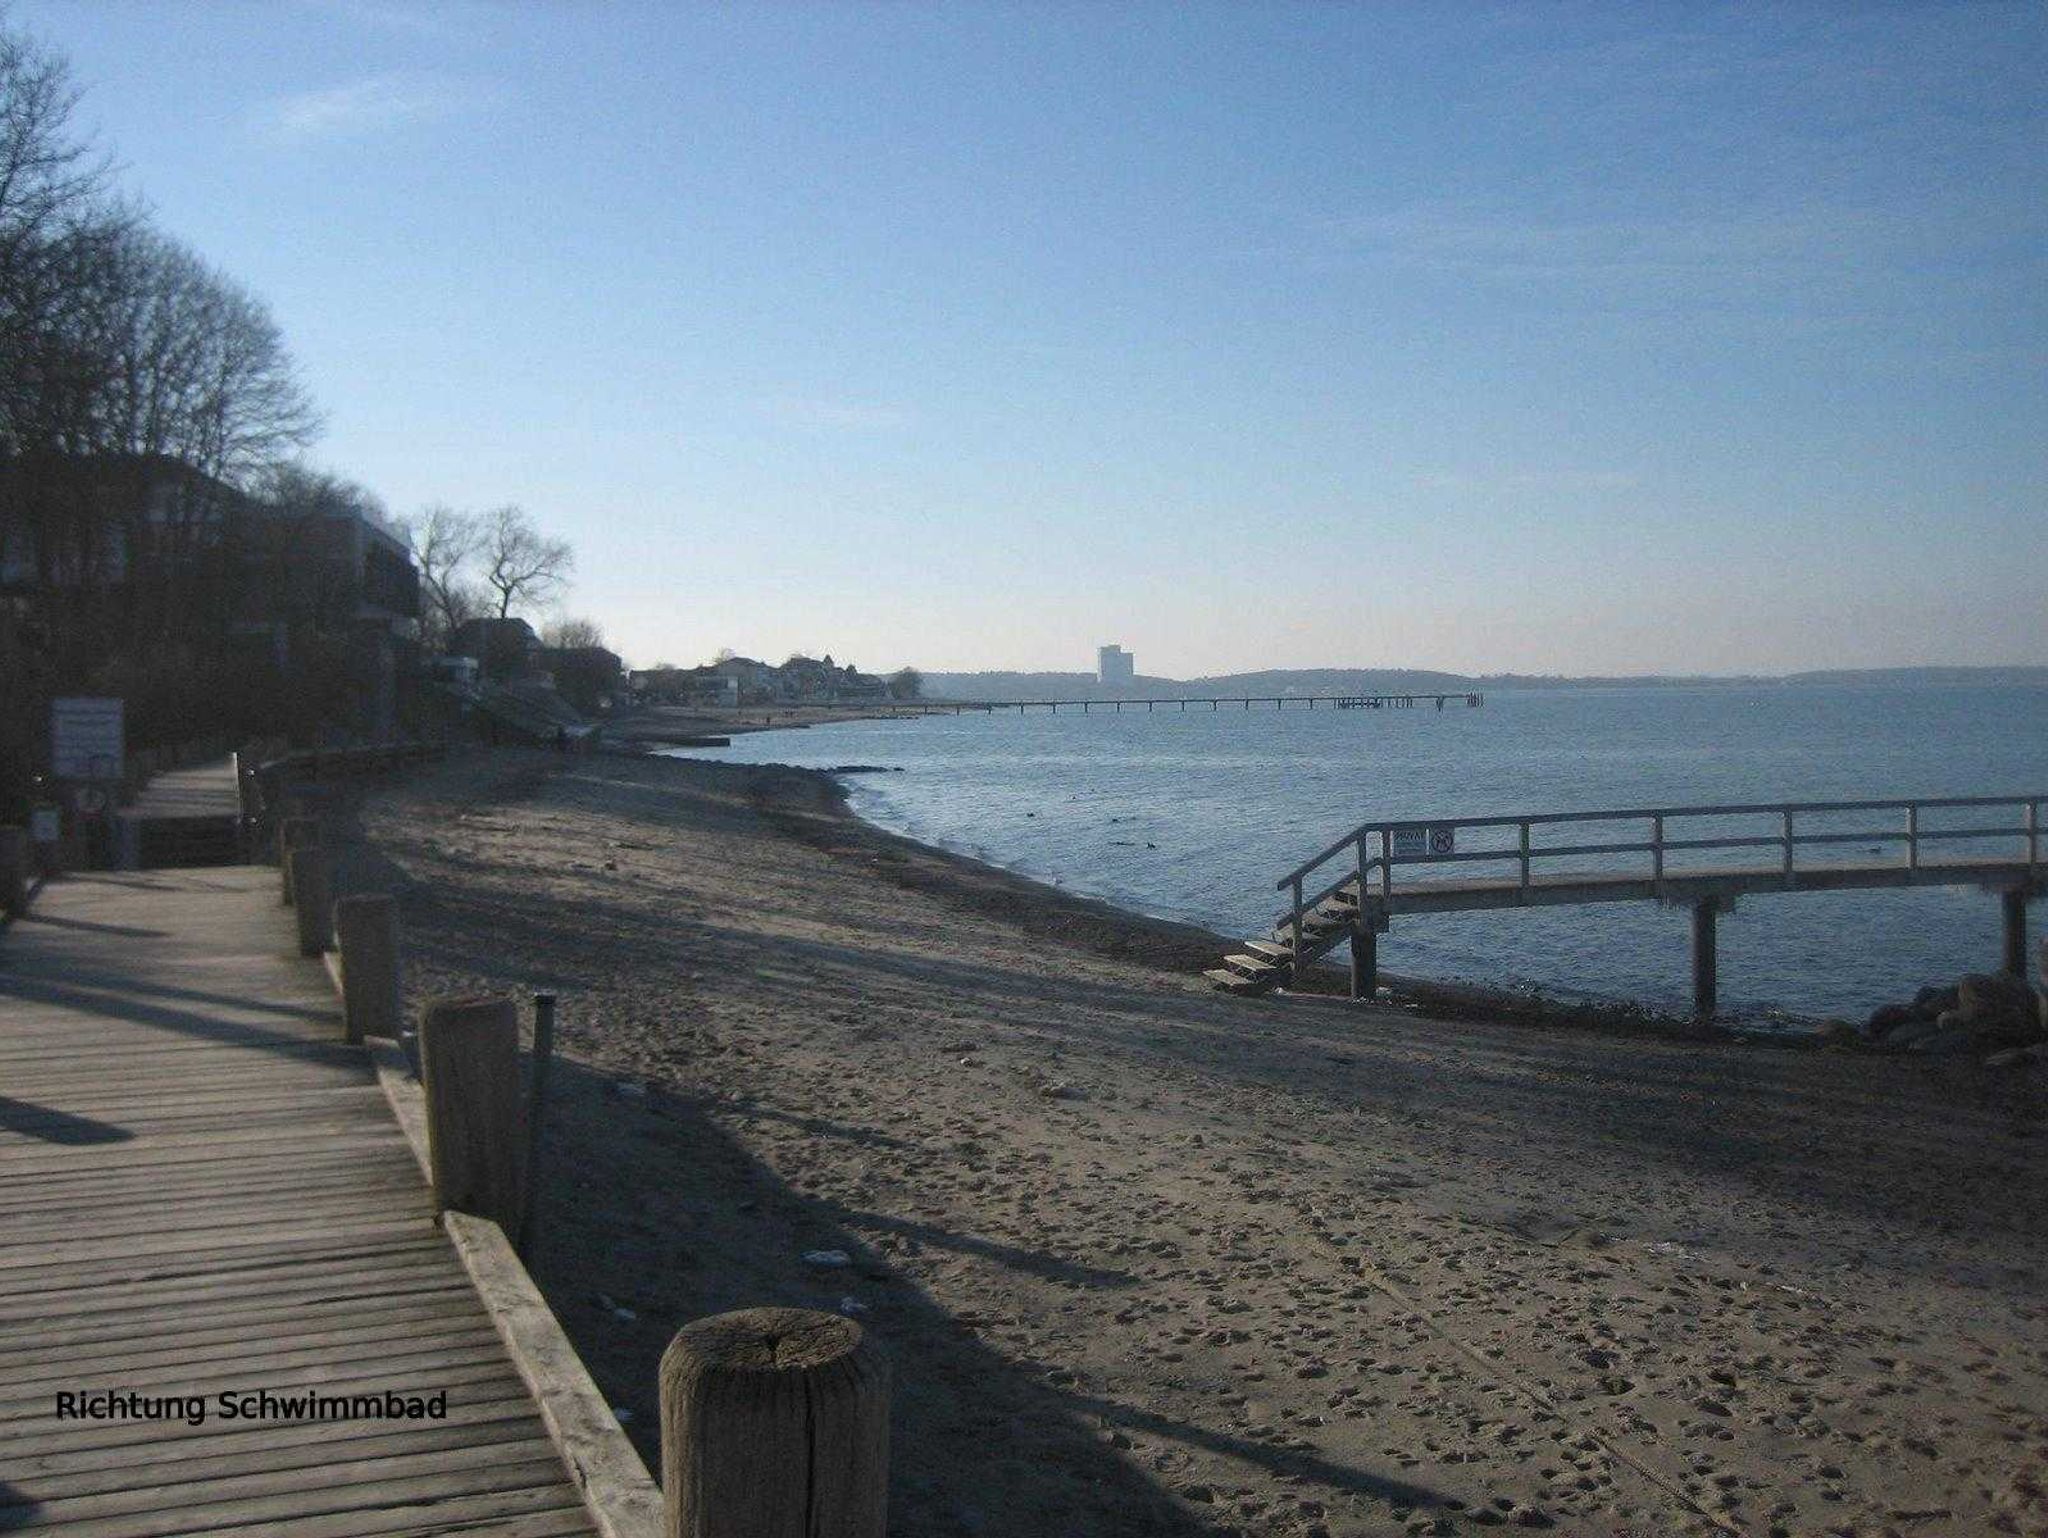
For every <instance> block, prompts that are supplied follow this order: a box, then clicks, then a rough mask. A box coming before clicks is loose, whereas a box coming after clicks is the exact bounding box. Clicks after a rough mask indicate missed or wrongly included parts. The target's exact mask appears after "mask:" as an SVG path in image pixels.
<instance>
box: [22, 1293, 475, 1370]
mask: <svg viewBox="0 0 2048 1538" xmlns="http://www.w3.org/2000/svg"><path fill="white" fill-rule="evenodd" d="M475 1301H476V1300H475V1297H474V1295H473V1294H472V1293H471V1291H470V1289H469V1288H468V1287H467V1286H466V1285H465V1284H464V1282H463V1280H462V1279H460V1278H456V1277H451V1276H448V1275H446V1274H445V1273H444V1272H443V1270H442V1269H441V1268H439V1267H436V1268H435V1269H434V1270H433V1271H431V1272H427V1273H425V1275H424V1277H423V1279H422V1281H421V1282H420V1283H419V1284H418V1287H417V1290H412V1291H406V1290H384V1289H376V1290H371V1289H364V1290H363V1291H360V1292H352V1293H340V1294H330V1295H328V1296H325V1297H317V1296H316V1297H311V1298H303V1299H298V1300H295V1301H283V1302H281V1301H279V1300H278V1299H276V1298H274V1297H272V1296H270V1295H269V1294H268V1293H264V1294H261V1295H258V1296H255V1297H250V1298H245V1299H243V1300H242V1301H241V1303H240V1304H239V1305H237V1304H233V1303H227V1304H222V1305H220V1306H218V1307H208V1306H206V1304H205V1303H203V1302H202V1303H194V1304H191V1305H188V1306H186V1307H184V1308H180V1309H179V1310H177V1312H176V1313H175V1314H173V1315H171V1316H170V1318H169V1322H166V1316H165V1314H164V1312H163V1311H162V1310H149V1311H147V1312H144V1313H139V1314H123V1315H119V1316H117V1317H115V1318H113V1319H107V1320H100V1321H97V1322H95V1323H92V1324H86V1325H72V1326H69V1327H65V1326H56V1327H51V1328H43V1329H38V1330H36V1331H34V1332H33V1333H27V1334H22V1335H18V1336H14V1337H12V1338H10V1337H7V1336H0V1375H4V1374H5V1373H6V1372H7V1371H8V1370H9V1368H10V1367H11V1366H12V1365H13V1364H15V1363H16V1362H18V1361H19V1360H20V1359H21V1358H23V1357H25V1356H55V1355H57V1354H59V1353H62V1352H65V1351H68V1350H70V1349H71V1348H74V1347H85V1346H92V1345H97V1344H100V1343H102V1342H117V1341H128V1340H133V1339H134V1338H135V1337H136V1335H137V1334H138V1333H139V1332H140V1330H141V1327H142V1326H143V1324H144V1322H145V1321H154V1322H155V1323H156V1324H157V1325H158V1326H159V1328H157V1329H156V1330H154V1331H153V1332H152V1338H153V1339H157V1340H173V1339H190V1338H191V1337H192V1336H194V1335H196V1334H199V1333H201V1332H204V1331H209V1330H241V1329H247V1328H254V1327H257V1326H260V1325H263V1324H267V1323H269V1322H271V1321H272V1320H290V1319H299V1320H304V1321H305V1322H306V1323H308V1324H314V1323H317V1322H318V1321H319V1320H322V1319H326V1318H329V1317H341V1318H354V1317H359V1316H361V1315H363V1314H365V1313H368V1312H371V1311H372V1310H373V1309H374V1308H377V1307H381V1309H382V1310H383V1317H385V1318H387V1319H405V1318H407V1317H410V1315H411V1313H412V1311H413V1310H416V1309H427V1308H432V1307H449V1306H459V1307H461V1308H464V1309H468V1308H471V1307H472V1306H473V1305H474V1303H475Z"/></svg>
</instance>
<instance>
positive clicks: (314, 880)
mask: <svg viewBox="0 0 2048 1538" xmlns="http://www.w3.org/2000/svg"><path fill="white" fill-rule="evenodd" d="M285 879H286V880H287V881H288V882H290V884H291V893H292V897H293V900H294V902H295V903H296V907H295V908H294V910H293V911H294V912H295V913H296V915H297V918H298V929H299V954H300V955H301V956H318V955H320V954H322V953H323V952H325V951H328V950H331V949H332V948H333V946H334V856H333V854H332V853H330V852H329V851H328V849H327V848H326V846H325V845H322V844H301V845H300V846H299V847H298V848H296V849H294V850H292V851H291V852H290V853H289V854H288V855H286V856H285Z"/></svg>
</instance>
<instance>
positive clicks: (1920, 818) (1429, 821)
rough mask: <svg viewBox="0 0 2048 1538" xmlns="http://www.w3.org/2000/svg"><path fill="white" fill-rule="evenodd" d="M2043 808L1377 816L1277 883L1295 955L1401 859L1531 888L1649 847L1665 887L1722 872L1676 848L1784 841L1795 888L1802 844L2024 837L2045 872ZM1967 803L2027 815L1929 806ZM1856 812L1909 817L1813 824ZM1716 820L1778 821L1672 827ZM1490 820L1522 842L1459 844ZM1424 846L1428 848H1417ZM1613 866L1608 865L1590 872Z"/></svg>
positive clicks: (1653, 871) (1992, 800) (2032, 859)
mask: <svg viewBox="0 0 2048 1538" xmlns="http://www.w3.org/2000/svg"><path fill="white" fill-rule="evenodd" d="M2043 806H2048V795H2036V796H1944V797H1921V798H1917V799H1910V800H1885V801H1782V802H1762V803H1747V804H1740V805H1730V806H1675V807H1674V806H1663V807H1634V808H1628V809H1625V810H1619V811H1595V812H1542V813H1536V814H1533V815H1529V816H1519V817H1435V818H1410V819H1405V820H1400V821H1393V822H1368V823H1361V824H1360V825H1359V826H1358V827H1356V828H1353V829H1352V830H1351V831H1350V832H1349V833H1346V834H1345V835H1344V836H1343V837H1342V838H1340V839H1338V840H1337V841H1336V842H1335V843H1333V844H1331V845H1330V846H1329V847H1328V848H1326V849H1324V850H1323V851H1322V852H1321V853H1320V854H1318V855H1316V856H1315V857H1314V858H1313V859H1310V860H1305V861H1303V862H1302V863H1301V864H1300V865H1297V866H1296V867H1295V868H1294V869H1293V870H1291V871H1289V872H1288V873H1287V874H1286V875H1284V876H1282V877H1281V878H1280V879H1279V880H1278V881H1277V882H1275V883H1274V886H1275V888H1276V889H1277V890H1281V891H1291V897H1292V904H1293V906H1292V909H1291V912H1290V916H1289V919H1288V922H1289V923H1290V925H1291V927H1292V931H1293V935H1294V942H1295V953H1296V954H1297V955H1299V954H1301V949H1300V947H1301V924H1302V917H1303V915H1304V914H1305V913H1308V912H1309V911H1311V910H1313V909H1314V908H1316V907H1317V906H1318V905H1319V904H1321V903H1323V902H1325V901H1327V900H1328V899H1329V898H1330V897H1331V896H1333V895H1334V894H1335V893H1337V892H1338V891H1340V890H1342V889H1343V888H1344V887H1345V886H1346V885H1348V884H1349V883H1351V882H1352V881H1356V882H1357V883H1358V895H1359V900H1360V903H1361V906H1362V905H1363V904H1364V901H1365V899H1366V897H1367V895H1368V894H1369V893H1370V892H1371V890H1372V885H1373V877H1374V874H1375V872H1377V874H1378V886H1379V892H1378V896H1379V898H1380V900H1381V902H1382V904H1388V903H1390V902H1391V899H1392V897H1393V893H1394V867H1395V866H1397V865H1445V864H1454V863H1461V862H1469V863H1479V862H1490V863H1493V864H1497V865H1498V864H1512V865H1514V866H1515V867H1516V869H1517V872H1518V881H1517V885H1518V886H1519V888H1520V889H1521V890H1522V891H1524V892H1526V891H1527V890H1528V889H1529V887H1530V885H1531V883H1532V880H1533V879H1534V871H1535V867H1536V866H1537V864H1538V863H1539V862H1541V861H1546V860H1557V859H1563V858H1577V859H1584V858H1586V857H1588V856H1597V857H1601V858H1603V859H1605V858H1612V857H1622V856H1630V855H1648V856H1649V862H1650V869H1649V872H1648V876H1649V879H1650V880H1651V881H1652V882H1653V883H1654V884H1655V886H1656V887H1657V889H1658V893H1659V895H1661V890H1662V885H1663V882H1664V880H1665V879H1666V878H1667V877H1674V876H1712V875H1714V874H1715V867H1714V866H1712V865H1705V866H1697V865H1688V867H1687V868H1684V869H1676V870H1675V869H1673V868H1672V867H1671V864H1670V861H1669V856H1670V855H1671V854H1673V853H1674V852H1677V853H1685V852H1689V851H1690V852H1700V851H1707V850H1740V849H1775V850H1777V851H1778V861H1777V866H1778V869H1779V870H1780V871H1781V872H1782V873H1783V876H1784V880H1785V884H1786V886H1787V887H1790V886H1792V885H1794V884H1795V883H1796V880H1797V877H1798V875H1799V873H1800V871H1801V869H1802V868H1803V867H1801V866H1800V864H1799V863H1798V852H1799V851H1800V850H1801V849H1803V848H1808V847H1813V846H1826V845H1841V844H1863V845H1865V846H1870V845H1877V846H1879V847H1880V848H1881V847H1882V846H1884V845H1886V844H1903V846H1904V851H1903V863H1904V865H1905V866H1906V868H1908V869H1914V870H1917V869H1919V868H1920V866H1921V863H1922V862H1921V847H1922V846H1923V845H1925V844H1929V843H1943V842H1948V841H1954V840H1962V839H1976V840H1982V839H2015V840H2022V841H2024V846H2025V855H2024V859H2023V860H2022V859H2021V858H2020V857H2018V856H2015V858H2014V860H2013V863H2014V864H2020V863H2024V864H2025V865H2026V867H2027V869H2028V874H2029V878H2030V879H2038V877H2039V873H2040V866H2041V843H2042V833H2043V820H2042V815H2041V809H2042V808H2043ZM1958 808H2011V809H2015V810H2017V811H2018V813H2019V821H2018V822H2017V823H2016V824H2014V825H2005V824H1999V825H1997V826H1983V825H1981V824H1973V825H1970V826H1962V827H1949V826H1930V825H1929V821H1928V819H1926V818H1925V817H1924V814H1926V813H1929V812H1944V811H1948V812H1952V811H1954V810H1955V809H1958ZM1849 812H1892V813H1897V814H1901V815H1902V816H1903V820H1904V825H1903V827H1900V826H1897V825H1894V826H1892V827H1887V828H1877V829H1872V828H1857V829H1839V828H1825V829H1821V830H1814V829H1813V828H1812V822H1813V820H1814V819H1816V818H1824V817H1839V816H1840V815H1841V814H1843V813H1849ZM1707 818H1746V819H1756V818H1764V819H1774V820H1775V823H1776V826H1775V827H1771V828H1769V830H1768V831H1761V832H1757V831H1751V832H1743V833H1709V834H1705V835H1703V836H1695V837H1686V838H1673V837H1670V836H1669V833H1668V825H1669V824H1671V823H1674V822H1676V823H1687V822H1692V823H1697V822H1698V821H1699V820H1701V819H1707ZM1802 818H1804V819H1806V820H1807V822H1808V829H1807V831H1801V830H1800V828H1799V826H1798V824H1799V821H1800V819H1802ZM1630 822H1634V823H1643V824H1646V825H1647V832H1648V835H1649V836H1648V837H1647V838H1632V839H1617V840H1606V841H1600V842H1593V843H1577V844H1553V845H1539V844H1538V843H1537V842H1536V839H1535V830H1536V829H1537V828H1541V827H1546V826H1551V825H1555V824H1563V823H1630ZM1482 828H1483V829H1496V828H1497V829H1512V830H1514V834H1515V837H1514V843H1513V844H1512V846H1507V847H1488V848H1480V849H1471V848H1467V849H1459V848H1458V847H1457V842H1458V833H1459V831H1460V830H1463V829H1482ZM1418 844H1420V846H1421V847H1419V848H1418V847H1416V846H1417V845H1418ZM1347 851H1348V852H1350V854H1351V855H1352V859H1351V862H1350V868H1349V869H1348V870H1347V871H1346V872H1345V874H1343V875H1342V876H1339V877H1338V878H1337V879H1336V880H1335V881H1333V882H1331V883H1330V884H1329V885H1328V886H1325V887H1323V888H1321V889H1320V890H1318V891H1315V892H1313V893H1311V892H1309V891H1308V889H1307V882H1308V880H1309V878H1310V877H1311V876H1312V875H1314V874H1315V872H1317V871H1319V870H1321V869H1323V868H1324V867H1325V866H1327V865H1328V864H1329V863H1330V862H1331V861H1332V860H1334V859H1336V858H1337V857H1338V856H1340V855H1343V854H1345V853H1346V852H1347ZM1804 868H1806V869H1811V868H1812V867H1804ZM1612 873H1613V872H1612V871H1607V872H1584V873H1583V874H1588V875H1595V874H1612Z"/></svg>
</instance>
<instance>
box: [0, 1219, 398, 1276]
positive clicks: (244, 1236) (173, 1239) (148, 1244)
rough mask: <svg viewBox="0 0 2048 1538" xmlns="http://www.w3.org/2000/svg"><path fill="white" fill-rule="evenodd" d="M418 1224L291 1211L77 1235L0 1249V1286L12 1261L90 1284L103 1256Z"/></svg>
mask: <svg viewBox="0 0 2048 1538" xmlns="http://www.w3.org/2000/svg"><path fill="white" fill-rule="evenodd" d="M419 1227H420V1220H419V1218H418V1217H416V1216H413V1215H410V1214H407V1215H404V1216H400V1217H395V1218H380V1219H369V1220H365V1221H363V1222H361V1223H355V1224H351V1225H349V1227H348V1228H347V1229H346V1230H344V1231H343V1232H340V1233H336V1232H334V1231H332V1230H327V1229H322V1228H320V1227H318V1226H316V1225H308V1224H306V1223H303V1222H300V1221H299V1220H298V1219H297V1218H295V1217H294V1216H292V1215H290V1214H282V1215H280V1216H279V1217H277V1218H276V1219H274V1220H273V1221H272V1222H269V1223H265V1224H259V1225H257V1226H255V1227H253V1228H248V1227H237V1226H233V1225H229V1226H225V1227H218V1228H194V1229H190V1230H188V1231H186V1232H184V1233H182V1234H177V1235H162V1234H157V1235H142V1236H137V1237H136V1238H128V1237H124V1236H121V1235H114V1236H112V1237H110V1238H105V1239H79V1240H74V1241H72V1242H70V1243H66V1244H48V1245H39V1246H37V1247H36V1248H35V1249H34V1250H32V1251H28V1252H25V1253H24V1254H22V1255H19V1256H17V1255H16V1254H15V1252H13V1251H9V1250H0V1287H5V1285H6V1283H5V1273H6V1272H7V1271H9V1270H12V1269H15V1268H16V1267H17V1265H18V1266H19V1267H20V1268H21V1269H25V1270H26V1269H34V1270H38V1271H42V1270H48V1269H53V1268H62V1269H66V1270H70V1271H72V1272H74V1273H76V1274H77V1275H78V1278H79V1280H81V1281H84V1282H86V1283H88V1284H89V1283H90V1282H91V1280H92V1276H91V1275H89V1274H87V1273H89V1272H92V1271H94V1269H95V1268H96V1267H97V1266H98V1264H99V1263H100V1262H102V1261H133V1260H136V1259H138V1258H142V1257H156V1258H168V1257H172V1256H191V1255H194V1254H211V1255H224V1254H229V1253H232V1252H233V1251H235V1250H237V1249H248V1248H250V1247H252V1246H268V1245H272V1244H289V1243H291V1242H292V1241H294V1240H309V1241H313V1242H315V1243H317V1242H319V1241H320V1240H322V1239H323V1238H324V1239H330V1240H335V1241H337V1242H342V1243H346V1242H348V1241H349V1240H351V1239H355V1238H375V1237H378V1236H381V1235H390V1236H398V1235H402V1234H408V1233H413V1232H416V1231H417V1230H418V1229H419Z"/></svg>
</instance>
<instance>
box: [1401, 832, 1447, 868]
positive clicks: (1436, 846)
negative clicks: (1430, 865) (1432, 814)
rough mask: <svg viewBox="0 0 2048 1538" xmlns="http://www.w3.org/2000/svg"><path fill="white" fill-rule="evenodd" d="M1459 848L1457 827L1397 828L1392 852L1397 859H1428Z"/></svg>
mask: <svg viewBox="0 0 2048 1538" xmlns="http://www.w3.org/2000/svg"><path fill="white" fill-rule="evenodd" d="M1457 848H1458V830H1457V829H1456V828H1396V829H1394V836H1393V849H1392V851H1391V853H1392V854H1393V856H1394V858H1395V859H1397V860H1426V859H1428V858H1429V857H1430V856H1431V855H1433V854H1453V853H1455V852H1456V851H1457Z"/></svg>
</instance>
